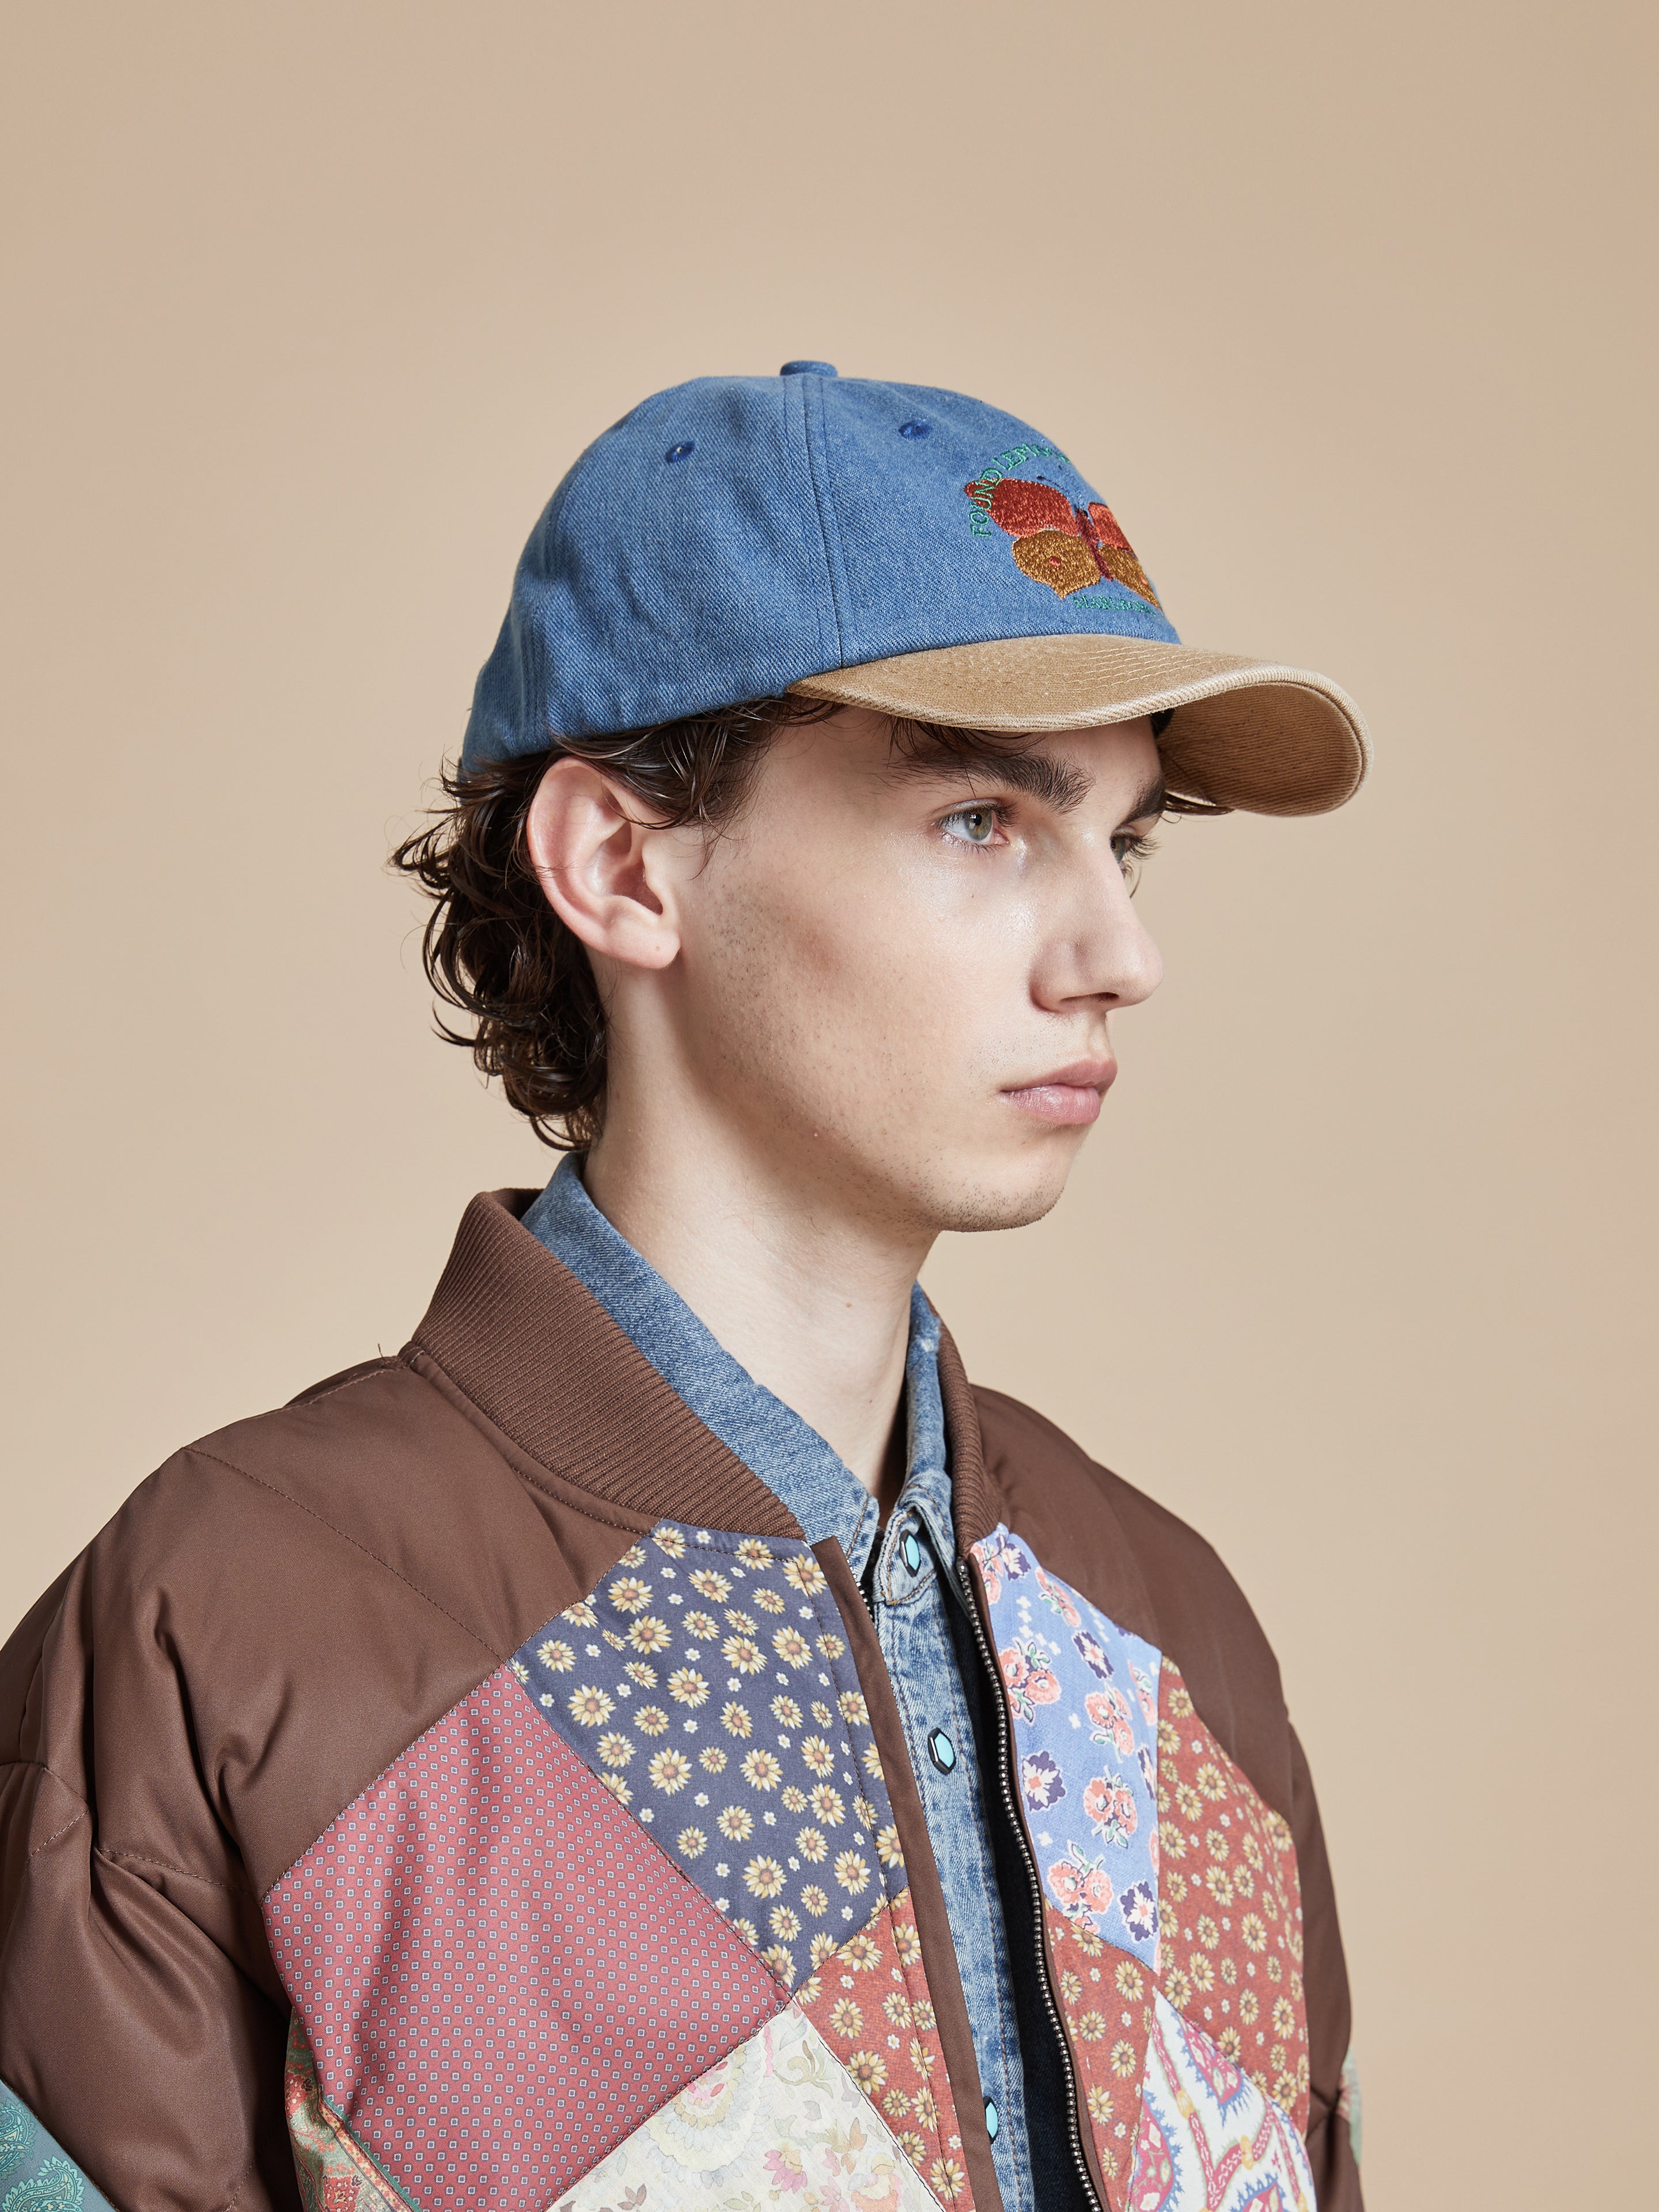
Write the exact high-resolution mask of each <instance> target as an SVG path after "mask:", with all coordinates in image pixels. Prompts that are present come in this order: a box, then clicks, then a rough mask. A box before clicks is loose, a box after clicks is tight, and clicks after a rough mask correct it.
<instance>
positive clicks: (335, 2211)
mask: <svg viewBox="0 0 1659 2212" xmlns="http://www.w3.org/2000/svg"><path fill="white" fill-rule="evenodd" d="M283 2108H284V2110H285V2111H286V2112H287V2114H288V2137H289V2143H290V2144H291V2145H292V2146H293V2150H294V2171H295V2176H296V2177H297V2179H298V2180H299V2184H300V2202H301V2203H302V2204H303V2205H304V2207H305V2212H405V2207H404V2199H403V2198H402V2197H399V2196H398V2192H397V2191H396V2190H395V2189H393V2188H392V2185H391V2183H390V2182H389V2181H387V2180H386V2177H385V2175H384V2174H382V2173H380V2172H378V2171H377V2170H376V2168H375V2166H374V2161H373V2160H371V2159H370V2158H369V2157H368V2155H367V2154H365V2153H364V2152H363V2151H362V2149H360V2148H359V2147H358V2146H357V2144H356V2143H355V2142H352V2140H351V2137H350V2136H349V2134H348V2133H347V2132H346V2130H345V2128H344V2127H343V2125H342V2124H341V2123H340V2121H338V2120H337V2119H336V2118H335V2117H334V2115H333V2113H332V2112H330V2111H329V2109H328V2106H326V2105H325V2103H324V2102H323V2091H322V2085H321V2083H320V2082H319V2081H318V2079H317V2062H316V2060H315V2059H314V2058H313V2057H312V2055H311V2045H309V2044H308V2043H307V2041H306V2034H305V2030H304V2028H302V2027H301V2025H300V2015H299V2014H298V2013H297V2012H296V2013H295V2015H293V2017H292V2018H291V2019H290V2021H289V2029H288V2058H287V2063H286V2064H285V2066H284V2068H283Z"/></svg>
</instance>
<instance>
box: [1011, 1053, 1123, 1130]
mask: <svg viewBox="0 0 1659 2212" xmlns="http://www.w3.org/2000/svg"><path fill="white" fill-rule="evenodd" d="M1116 1074H1117V1062H1116V1061H1115V1060H1073V1062H1072V1064H1071V1066H1069V1067H1057V1068H1056V1069H1055V1070H1054V1073H1053V1074H1052V1075H1043V1076H1039V1078H1038V1079H1037V1080H1036V1082H1035V1083H1024V1084H1021V1085H1019V1086H1018V1089H1016V1090H1011V1091H1004V1092H1003V1094H1002V1095H1003V1097H1005V1098H1006V1100H1007V1101H1008V1103H1009V1104H1010V1105H1011V1106H1015V1107H1018V1109H1019V1111H1020V1112H1021V1113H1023V1114H1030V1115H1032V1117H1033V1118H1034V1119H1035V1120H1036V1121H1055V1122H1088V1121H1095V1120H1097V1118H1098V1116H1099V1114H1100V1109H1101V1103H1102V1101H1103V1099H1104V1098H1105V1096H1106V1093H1107V1092H1108V1091H1109V1090H1110V1089H1111V1087H1112V1083H1113V1080H1114V1079H1115V1076H1116Z"/></svg>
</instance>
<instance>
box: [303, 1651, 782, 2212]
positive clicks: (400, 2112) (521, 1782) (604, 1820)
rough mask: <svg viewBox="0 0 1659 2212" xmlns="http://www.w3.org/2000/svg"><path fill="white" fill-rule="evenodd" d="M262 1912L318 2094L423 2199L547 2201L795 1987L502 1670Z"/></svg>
mask: <svg viewBox="0 0 1659 2212" xmlns="http://www.w3.org/2000/svg"><path fill="white" fill-rule="evenodd" d="M264 1911H265V1923H266V1928H267V1930H268V1933H269V1936H270V1946H271V1950H272V1954H273V1955H274V1957H275V1959H276V1965H277V1968H278V1970H279V1972H281V1974H282V1977H283V1983H284V1984H285V1986H286V1987H287V1989H288V1990H289V1994H290V1996H292V1998H293V2000H294V2003H295V2008H296V2009H297V2011H298V2012H299V2014H300V2015H301V2020H302V2021H303V2023H304V2027H305V2031H306V2035H307V2040H308V2042H309V2045H310V2047H311V2050H312V2051H313V2053H314V2055H315V2058H316V2064H317V2072H318V2075H319V2081H320V2086H321V2088H322V2092H323V2095H324V2098H325V2101H326V2104H327V2106H328V2107H329V2108H330V2109H331V2111H332V2112H334V2114H335V2115H336V2116H337V2118H340V2119H341V2120H343V2122H344V2123H345V2125H346V2127H347V2128H348V2129H349V2132H350V2135H351V2136H352V2137H353V2138H355V2140H356V2142H357V2143H358V2144H359V2145H361V2146H362V2148H363V2149H364V2150H365V2151H367V2152H368V2154H369V2155H370V2157H371V2158H372V2160H373V2161H374V2166H375V2167H376V2168H378V2169H379V2170H380V2172H382V2173H384V2174H385V2175H386V2177H387V2179H389V2180H390V2181H391V2183H392V2185H393V2187H394V2188H395V2189H396V2190H397V2191H399V2192H400V2193H401V2194H402V2195H404V2196H405V2197H408V2198H409V2199H410V2202H411V2203H415V2204H417V2205H419V2206H420V2207H422V2212H452V2209H453V2212H461V2208H464V2207H471V2206H475V2205H476V2206H483V2205H486V2204H487V2205H489V2206H490V2207H491V2208H492V2212H544V2208H545V2207H546V2206H547V2205H548V2204H549V2203H550V2202H551V2201H552V2199H553V2198H554V2197H555V2196H556V2194H557V2193H558V2191H560V2190H561V2189H563V2188H565V2187H566V2186H568V2184H569V2183H570V2182H571V2181H572V2180H573V2179H575V2177H577V2176H578V2175H580V2174H582V2173H585V2172H588V2171H589V2170H590V2169H591V2168H592V2166H594V2165H595V2163H596V2162H597V2161H598V2160H600V2159H602V2158H604V2157H605V2156H606V2155H607V2154H609V2153H610V2152H611V2150H613V2149H614V2148H616V2146H617V2144H618V2143H619V2142H623V2141H624V2140H625V2139H626V2138H627V2137H628V2136H629V2135H630V2134H631V2133H632V2132H633V2130H635V2128H636V2127H638V2126H639V2125H640V2124H641V2122H642V2121H643V2120H644V2119H645V2118H646V2117H647V2115H648V2114H649V2113H651V2112H653V2111H655V2110H656V2109H657V2108H658V2106H660V2105H661V2104H663V2103H664V2102H665V2100H668V2099H671V2098H672V2097H674V2096H675V2095H677V2094H678V2092H679V2091H680V2090H681V2089H683V2088H684V2087H686V2086H687V2085H688V2084H689V2083H690V2082H692V2081H696V2079H698V2077H699V2076H701V2075H703V2074H705V2073H707V2072H708V2069H709V2068H710V2067H711V2066H712V2065H714V2064H715V2063H718V2061H719V2060H720V2059H721V2058H723V2057H726V2054H727V2053H728V2052H729V2051H732V2049H734V2048H735V2047H736V2046H737V2045H738V2044H740V2043H743V2042H745V2041H746V2040H747V2039H749V2038H750V2036H752V2035H753V2034H754V2033H755V2032H756V2030H757V2028H758V2027H759V2026H760V2024H761V2022H762V2021H763V2020H765V2019H767V2018H768V2017H769V2015H771V2014H773V2013H775V2011H777V2010H778V2009H779V2008H780V2007H781V2003H782V2002H783V2000H782V1998H781V1994H780V1992H779V1990H778V1986H777V1984H776V1982H775V1980H774V1979H773V1978H771V1976H770V1975H769V1974H768V1973H767V1972H765V1971H764V1969H763V1967H762V1966H760V1964H759V1963H758V1961H757V1960H756V1959H755V1958H754V1957H753V1956H752V1954H750V1951H749V1950H748V1949H747V1948H745V1947H744V1945H743V1944H742V1943H740V1942H738V1941H737V1940H736V1938H735V1937H734V1936H732V1932H731V1930H730V1929H728V1928H727V1927H726V1923H724V1922H723V1921H722V1920H721V1919H720V1917H719V1916H718V1915H717V1914H715V1913H714V1912H713V1911H710V1910H709V1909H708V1906H707V1905H705V1903H704V1901H703V1900H702V1898H701V1897H700V1896H699V1895H698V1894H697V1893H696V1890H695V1889H694V1888H693V1887H692V1886H691V1885H690V1883H689V1882H686V1881H682V1880H681V1879H680V1878H679V1876H678V1875H677V1874H676V1873H675V1872H674V1870H673V1869H672V1868H671V1866H669V1865H667V1864H666V1863H665V1862H664V1860H663V1857H662V1856H661V1854H660V1853H659V1852H658V1851H656V1850H653V1848H652V1846H651V1844H649V1842H648V1841H647V1838H646V1837H644V1836H643V1835H642V1834H641V1832H640V1830H639V1828H638V1827H637V1826H635V1823H634V1822H633V1821H632V1820H630V1819H629V1817H628V1815H627V1814H625V1813H624V1812H623V1810H622V1808H620V1807H619V1806H618V1805H617V1803H616V1802H615V1801H614V1800H613V1799H612V1798H611V1796H608V1795H607V1794H606V1792H605V1790H602V1789H600V1788H599V1785H598V1784H596V1783H595V1781H594V1780H593V1778H592V1776H591V1775H590V1774H589V1772H588V1771H587V1770H586V1767H585V1766H583V1765H581V1764H580V1761H578V1760H577V1759H575V1758H574V1757H573V1755H572V1754H571V1753H570V1752H569V1751H568V1748H567V1747H565V1745H564V1744H563V1743H562V1741H560V1739H559V1738H558V1737H557V1736H556V1735H555V1734H554V1733H553V1731H552V1730H551V1729H549V1728H547V1727H546V1726H545V1725H544V1722H543V1721H542V1719H541V1717H540V1716H539V1715H538V1713H537V1711H536V1710H535V1709H534V1707H533V1706H532V1705H531V1704H530V1703H529V1702H528V1701H527V1700H526V1696H525V1692H524V1690H523V1688H522V1687H521V1686H520V1683H519V1682H518V1680H516V1679H515V1677H514V1675H513V1674H512V1673H511V1672H510V1671H509V1670H508V1669H507V1668H502V1669H501V1671H500V1672H499V1673H497V1674H493V1675H491V1676H489V1678H488V1679H487V1680H485V1681H483V1683H481V1684H480V1685H479V1686H478V1687H477V1689H476V1690H475V1691H474V1692H472V1693H471V1696H470V1697H468V1698H466V1699H464V1700H463V1701H462V1702H461V1704H460V1705H457V1706H456V1707H455V1709H454V1711H453V1712H451V1713H449V1714H447V1716H446V1717H445V1718H444V1719H443V1720H441V1721H440V1722H438V1723H436V1724H435V1726H434V1727H433V1728H431V1729H428V1730H427V1732H426V1734H425V1735H422V1736H421V1737H419V1738H418V1739H417V1740H416V1742H415V1743H413V1744H412V1745H410V1748H409V1749H408V1750H407V1751H406V1752H404V1753H403V1754H402V1755H401V1757H400V1758H398V1759H397V1760H395V1761H394V1763H393V1764H392V1766H390V1767H389V1768H388V1769H387V1771H386V1773H385V1774H384V1775H382V1776H381V1777H380V1780H379V1781H378V1782H376V1783H375V1784H374V1785H373V1786H372V1788H370V1789H369V1790H367V1791H365V1793H364V1794H363V1796H362V1797H360V1798H359V1799H358V1800H357V1801H356V1803H354V1804H353V1805H351V1806H350V1807H349V1808H347V1810H346V1811H345V1812H344V1813H343V1814H341V1815H340V1817H339V1819H338V1820H336V1821H335V1822H334V1824H333V1825H332V1826H331V1827H330V1828H329V1829H328V1830H327V1831H326V1832H325V1834H324V1835H322V1836H321V1837H319V1839H318V1841H317V1842H316V1843H315V1844H313V1845H312V1846H311V1848H310V1850H307V1852H306V1854H305V1856H304V1857H302V1858H301V1860H300V1861H299V1862H298V1863H297V1864H296V1865H295V1866H294V1867H293V1868H292V1869H290V1870H289V1873H288V1874H286V1875H284V1876H283V1879H282V1881H279V1882H277V1883H276V1885H275V1887H273V1888H272V1889H271V1890H270V1893H269V1894H268V1896H267V1897H266V1899H265V1907H264Z"/></svg>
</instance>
